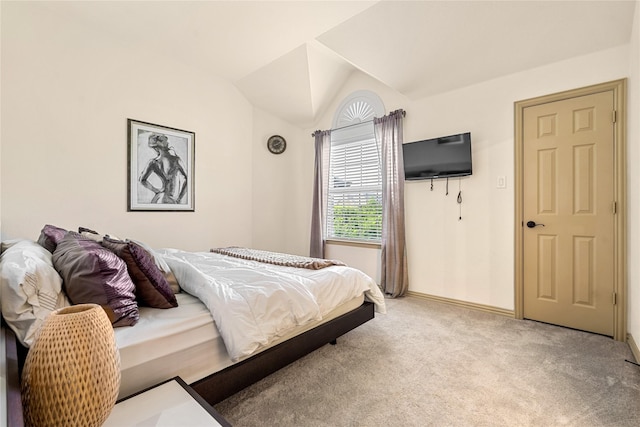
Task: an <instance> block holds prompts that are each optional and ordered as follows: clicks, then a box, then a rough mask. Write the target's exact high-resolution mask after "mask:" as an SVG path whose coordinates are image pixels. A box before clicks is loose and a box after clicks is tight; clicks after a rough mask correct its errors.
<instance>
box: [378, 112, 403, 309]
mask: <svg viewBox="0 0 640 427" xmlns="http://www.w3.org/2000/svg"><path fill="white" fill-rule="evenodd" d="M404 114H405V112H404V111H403V110H396V111H394V112H392V113H389V115H387V116H384V117H381V118H375V119H374V121H373V124H374V129H375V133H376V141H377V142H378V144H379V145H380V147H381V151H382V241H381V245H382V259H381V264H382V269H381V270H382V274H381V283H380V285H381V286H382V290H383V291H384V293H385V294H387V295H389V296H390V297H392V298H395V297H399V296H402V295H404V294H405V293H406V292H407V290H408V288H409V277H408V273H407V251H406V239H405V229H404V161H403V159H402V119H403V117H404Z"/></svg>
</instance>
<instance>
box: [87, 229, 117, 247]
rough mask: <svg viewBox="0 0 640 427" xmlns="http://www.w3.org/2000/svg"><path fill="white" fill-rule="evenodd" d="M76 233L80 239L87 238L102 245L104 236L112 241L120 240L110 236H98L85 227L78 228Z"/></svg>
mask: <svg viewBox="0 0 640 427" xmlns="http://www.w3.org/2000/svg"><path fill="white" fill-rule="evenodd" d="M78 233H80V235H81V236H82V237H87V238H89V239H91V240H95V241H96V242H98V243H102V239H104V237H105V236H107V237H111V238H112V239H116V240H120V239H118V238H117V237H115V236H111V235H109V234H100V233H98V232H97V231H95V230H92V229H90V228H87V227H78Z"/></svg>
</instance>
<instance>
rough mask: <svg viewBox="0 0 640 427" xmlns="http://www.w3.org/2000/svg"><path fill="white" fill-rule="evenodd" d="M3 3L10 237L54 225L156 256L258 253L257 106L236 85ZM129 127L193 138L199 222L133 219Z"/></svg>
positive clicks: (194, 217)
mask: <svg viewBox="0 0 640 427" xmlns="http://www.w3.org/2000/svg"><path fill="white" fill-rule="evenodd" d="M11 6H12V5H11V4H3V6H2V7H3V16H2V19H3V20H2V77H1V78H2V81H1V83H2V105H1V107H2V124H3V126H2V131H1V132H2V163H1V169H0V170H1V182H2V192H1V194H2V198H1V199H2V211H1V218H2V238H4V239H11V238H18V237H24V238H37V236H38V233H39V231H40V229H41V228H42V226H43V225H44V224H45V223H51V224H56V225H59V226H61V227H64V228H68V229H75V228H77V227H78V226H86V227H90V228H94V229H96V230H98V231H100V232H106V233H111V234H114V235H116V236H119V237H128V238H135V239H140V240H143V241H146V242H148V243H149V244H151V245H153V246H156V247H164V246H172V247H181V248H184V249H190V250H207V249H208V248H209V247H211V246H222V245H231V244H235V245H248V246H250V245H251V244H252V231H253V230H252V217H253V200H252V198H251V193H252V176H251V173H252V171H251V168H250V167H249V168H246V167H245V168H241V167H238V165H241V164H249V165H251V163H252V156H253V151H254V150H253V147H252V145H251V141H252V122H253V109H252V107H251V106H250V105H249V103H248V102H247V101H246V99H245V98H244V97H243V96H242V95H241V94H240V93H239V92H238V91H237V90H236V89H235V87H234V86H233V85H232V84H230V83H229V82H226V81H223V80H221V79H218V78H216V77H214V76H211V75H208V74H205V73H203V72H201V71H199V70H197V69H194V68H190V67H188V66H186V65H185V64H181V63H178V62H175V61H172V60H171V58H166V57H162V56H157V55H151V54H150V53H149V52H145V51H141V50H140V49H138V48H137V47H136V46H135V45H118V44H114V42H112V41H111V39H110V38H109V34H108V31H104V29H99V30H98V29H94V28H91V27H88V26H84V25H83V23H81V22H77V21H75V20H73V19H69V18H68V17H65V16H57V15H56V14H55V9H52V10H50V11H48V13H46V14H45V13H39V11H38V10H37V9H34V7H33V6H31V7H29V6H25V7H15V8H14V7H11ZM127 118H133V119H137V120H142V121H147V122H151V123H156V124H161V125H166V126H171V127H175V128H179V129H186V130H189V131H194V132H195V134H196V143H195V154H196V165H195V173H196V177H195V178H196V179H195V191H196V194H195V207H196V211H195V212H194V213H184V212H183V213H162V212H151V213H145V212H127Z"/></svg>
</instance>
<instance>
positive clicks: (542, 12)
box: [46, 0, 636, 126]
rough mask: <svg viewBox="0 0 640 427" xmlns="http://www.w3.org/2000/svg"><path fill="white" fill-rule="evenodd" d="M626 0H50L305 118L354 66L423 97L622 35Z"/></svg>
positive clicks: (624, 38) (305, 122) (618, 40)
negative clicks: (138, 0) (119, 0)
mask: <svg viewBox="0 0 640 427" xmlns="http://www.w3.org/2000/svg"><path fill="white" fill-rule="evenodd" d="M635 5H636V3H635V1H633V0H626V1H614V0H601V1H594V0H588V1H581V0H570V1H557V0H551V1H543V0H538V1H477V0H476V1H455V0H450V1H446V0H441V1H432V0H424V1H351V2H350V1H284V2H276V1H173V2H156V1H140V2H133V1H132V2H60V3H58V2H47V3H46V7H48V8H50V10H52V11H53V8H55V12H57V13H60V12H62V13H64V14H65V15H66V16H67V18H70V19H78V20H84V21H86V22H87V23H88V24H89V25H91V26H92V27H93V28H94V29H97V30H101V31H104V32H105V33H106V34H108V35H109V37H115V38H117V39H121V40H122V41H123V42H126V43H127V44H128V45H134V46H136V47H137V48H140V49H146V50H148V51H151V52H158V54H162V55H170V56H171V57H173V58H176V59H177V60H181V61H184V62H186V63H189V64H192V66H194V67H198V68H201V69H203V70H205V72H209V73H212V74H213V75H216V76H219V77H222V78H225V79H228V80H230V81H231V82H233V83H234V84H235V85H236V86H237V87H238V89H239V90H240V91H241V92H242V93H243V94H244V95H245V96H246V97H247V98H248V99H249V100H250V101H251V102H252V103H253V104H254V105H256V106H257V107H259V108H262V109H264V110H266V111H269V112H271V113H273V114H275V115H277V116H279V117H281V118H283V119H285V120H287V121H289V122H291V123H292V124H296V125H299V126H312V125H313V124H314V122H315V120H316V119H317V116H318V114H319V113H320V112H322V111H323V108H324V107H325V106H326V105H327V103H328V102H330V101H331V100H332V99H333V97H334V96H335V94H336V92H337V91H338V90H339V89H340V87H341V86H342V84H343V83H344V81H345V80H346V79H347V78H348V76H349V75H350V73H352V72H353V71H355V70H359V71H361V72H363V73H366V74H368V75H370V76H372V77H373V78H375V79H377V80H379V81H381V82H382V83H384V84H386V85H388V86H389V87H391V88H393V89H395V90H396V91H398V92H400V93H402V94H404V95H405V96H407V97H409V98H411V99H419V98H422V97H427V96H430V95H433V94H437V93H442V92H445V91H448V90H452V89H455V88H459V87H463V86H467V85H472V84H474V83H478V82H482V81H486V80H489V79H493V78H497V77H500V76H504V75H508V74H511V73H516V72H518V71H523V70H526V69H530V68H534V67H538V66H543V65H546V64H549V63H552V62H556V61H559V60H563V59H567V58H571V57H575V56H580V55H584V54H588V53H591V52H595V51H599V50H603V49H607V48H611V47H615V46H619V45H623V44H626V43H628V42H629V40H630V37H631V30H632V24H633V15H634V8H635V7H636V6H635Z"/></svg>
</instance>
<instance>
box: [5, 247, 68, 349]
mask: <svg viewBox="0 0 640 427" xmlns="http://www.w3.org/2000/svg"><path fill="white" fill-rule="evenodd" d="M3 246H4V247H5V248H6V249H5V250H4V251H3V252H2V255H0V304H1V306H2V316H3V317H4V319H5V321H6V322H7V324H8V325H9V327H10V328H11V329H12V330H13V331H14V332H15V334H16V336H17V337H18V339H19V340H20V342H21V343H22V344H23V345H24V346H26V347H30V346H31V344H33V341H34V339H35V336H36V334H37V333H38V331H39V330H40V327H41V326H42V322H43V321H44V319H45V318H46V317H47V316H48V315H49V313H51V312H52V311H53V310H56V309H58V308H62V307H66V306H69V305H70V304H69V300H68V299H67V297H66V295H65V294H64V292H62V279H61V278H60V275H59V274H58V272H57V271H56V270H55V269H54V268H53V263H52V261H51V257H52V255H51V252H49V251H48V250H46V249H45V248H44V247H42V246H40V245H39V244H38V243H36V242H33V241H30V240H20V241H18V242H15V243H14V242H11V244H9V245H6V246H5V245H3Z"/></svg>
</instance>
